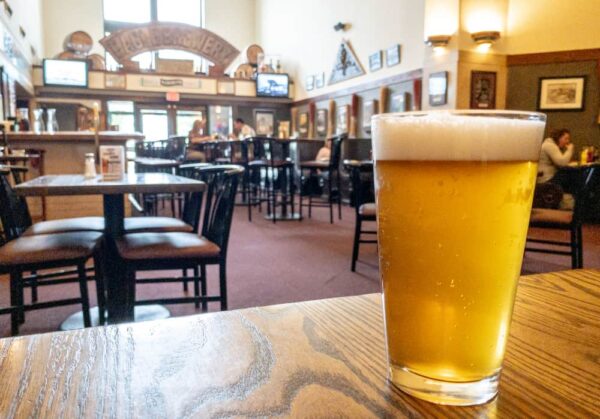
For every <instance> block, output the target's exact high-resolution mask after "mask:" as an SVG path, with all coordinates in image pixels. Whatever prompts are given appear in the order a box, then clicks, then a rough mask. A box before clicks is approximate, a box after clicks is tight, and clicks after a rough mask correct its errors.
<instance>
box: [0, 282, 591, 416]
mask: <svg viewBox="0 0 600 419" xmlns="http://www.w3.org/2000/svg"><path fill="white" fill-rule="evenodd" d="M599 318H600V271H595V270H586V271H584V270H582V271H567V272H560V273H551V274H544V275H534V276H528V277H523V278H522V279H521V282H520V285H519V290H518V296H517V302H516V308H515V313H514V316H513V322H512V326H511V334H510V339H509V343H508V349H507V355H506V362H505V368H504V372H503V374H502V379H501V388H500V393H499V396H498V397H497V398H496V399H494V400H493V401H492V402H490V403H488V404H486V405H483V406H478V407H468V408H457V407H445V406H438V405H434V404H429V403H426V402H422V401H420V400H417V399H414V398H412V397H410V396H407V395H405V394H403V393H402V392H400V391H399V390H397V389H396V388H394V387H393V386H391V385H390V384H389V383H388V382H387V380H386V358H385V350H384V337H383V324H382V317H381V302H380V295H376V294H372V295H365V296H358V297H348V298H337V299H330V300H320V301H312V302H306V303H297V304H287V305H280V306H272V307H264V308H255V309H248V310H240V311H233V312H228V313H216V314H206V315H199V316H190V317H182V318H176V319H169V320H163V321H157V322H148V323H138V324H125V325H119V326H109V327H99V328H94V329H88V330H79V331H73V332H66V333H52V334H45V335H35V336H30V337H22V338H11V339H5V340H1V341H0V382H1V383H2V385H1V386H0V416H1V417H36V418H37V417H39V418H44V417H109V418H116V417H119V418H130V417H160V418H162V417H165V418H167V417H168V418H175V417H180V418H192V417H219V418H227V417H272V416H280V417H298V416H301V417H450V418H459V417H592V416H599V415H600V382H599V380H598V377H600V326H599V322H598V319H599Z"/></svg>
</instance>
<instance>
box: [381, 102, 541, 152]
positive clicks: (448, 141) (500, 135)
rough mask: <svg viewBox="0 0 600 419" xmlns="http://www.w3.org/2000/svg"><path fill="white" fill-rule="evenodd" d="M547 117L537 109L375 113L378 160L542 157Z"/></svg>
mask: <svg viewBox="0 0 600 419" xmlns="http://www.w3.org/2000/svg"><path fill="white" fill-rule="evenodd" d="M545 121H546V117H545V115H543V114H540V113H533V112H511V111H504V112H502V111H432V112H407V113H400V114H381V115H375V116H374V117H373V120H372V131H373V157H374V158H375V159H376V160H405V161H406V160H430V161H431V160H436V161H537V160H538V158H539V155H540V147H541V143H542V140H543V137H544V127H545V125H546V122H545Z"/></svg>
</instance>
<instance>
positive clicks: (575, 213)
mask: <svg viewBox="0 0 600 419" xmlns="http://www.w3.org/2000/svg"><path fill="white" fill-rule="evenodd" d="M597 171H598V166H590V167H589V168H587V169H586V170H584V171H583V172H582V178H581V180H580V186H579V188H578V189H579V190H578V191H577V193H576V195H575V207H574V209H573V210H572V211H565V210H559V209H551V208H533V209H532V210H531V217H530V220H529V227H534V228H540V229H551V230H562V231H568V232H569V235H570V239H569V241H560V240H544V239H533V238H529V237H528V238H527V244H528V246H527V247H526V248H525V251H526V252H536V253H547V254H556V255H566V256H570V257H571V268H572V269H581V268H583V234H582V219H583V213H584V210H585V205H586V201H587V198H588V196H589V194H590V186H591V185H592V181H593V179H594V176H596V172H597ZM531 244H533V245H535V246H531ZM565 248H568V250H562V249H565Z"/></svg>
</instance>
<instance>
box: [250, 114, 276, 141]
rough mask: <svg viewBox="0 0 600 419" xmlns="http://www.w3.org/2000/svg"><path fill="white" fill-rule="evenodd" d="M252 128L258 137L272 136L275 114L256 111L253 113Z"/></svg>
mask: <svg viewBox="0 0 600 419" xmlns="http://www.w3.org/2000/svg"><path fill="white" fill-rule="evenodd" d="M254 126H255V127H256V134H258V135H268V136H271V135H273V132H274V131H275V112H273V111H268V110H260V109H256V110H255V111H254Z"/></svg>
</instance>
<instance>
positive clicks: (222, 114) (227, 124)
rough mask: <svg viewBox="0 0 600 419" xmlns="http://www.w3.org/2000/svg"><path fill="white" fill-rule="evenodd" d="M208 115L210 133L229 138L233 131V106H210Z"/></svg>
mask: <svg viewBox="0 0 600 419" xmlns="http://www.w3.org/2000/svg"><path fill="white" fill-rule="evenodd" d="M208 115H209V117H208V120H209V122H210V127H209V132H210V133H211V134H218V135H219V136H220V137H224V138H227V136H228V135H229V134H230V133H231V132H232V131H233V129H232V128H233V110H232V108H231V106H210V107H209V108H208Z"/></svg>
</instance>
